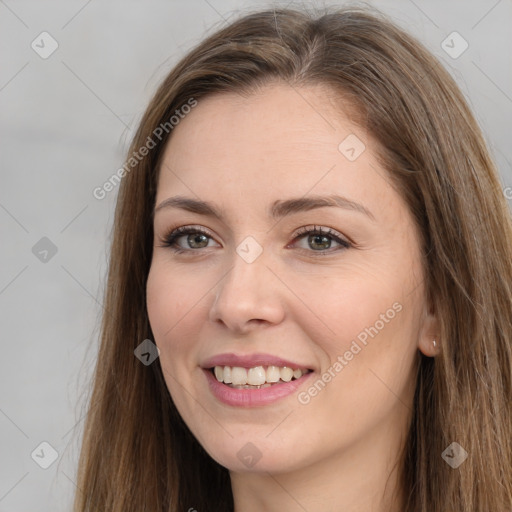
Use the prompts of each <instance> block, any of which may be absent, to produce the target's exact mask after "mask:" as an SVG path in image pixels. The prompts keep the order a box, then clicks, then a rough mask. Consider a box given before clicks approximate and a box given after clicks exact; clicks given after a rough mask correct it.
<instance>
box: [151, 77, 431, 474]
mask: <svg viewBox="0 0 512 512" xmlns="http://www.w3.org/2000/svg"><path fill="white" fill-rule="evenodd" d="M328 93H329V91H328V90H327V89H325V88H322V87H307V88H306V87H303V88H299V89H293V88H290V87H288V86H286V85H272V86H267V87H265V88H263V89H261V91H260V92H258V93H255V94H252V95H251V96H250V97H245V98H244V97H242V96H239V95H236V94H231V93H229V94H221V95H214V96H210V97H207V98H206V99H202V100H200V101H199V102H198V105H197V106H196V107H195V108H194V109H193V110H192V111H191V112H190V113H189V114H188V115H187V116H186V117H185V118H184V119H182V120H181V121H180V123H179V125H178V126H176V127H175V128H174V130H173V133H172V137H171V139H170V141H169V143H168V145H167V148H166V151H165V154H164V158H163V164H162V167H161V170H160V175H159V182H158V190H157V197H156V206H157V211H156V213H155V220H154V233H155V236H154V253H153V260H152V265H151V269H150V272H149V277H148V282H147V308H148V314H149V319H150V323H151V328H152V332H153V335H154V339H155V343H156V345H157V346H158V348H159V350H160V364H161V366H162V370H163V374H164V377H165V381H166V383H167V386H168V389H169V392H170V394H171V396H172V399H173V401H174V403H175V404H176V407H177V409H178V411H179V412H180V414H181V416H182V417H183V419H184V421H185V422H186V423H187V425H188V426H189V428H190V430H191V431H192V432H193V434H194V435H195V436H196V438H197V439H198V441H199V442H200V443H201V444H202V445H203V447H204V448H205V449H206V450H207V452H208V453H209V454H210V455H211V456H212V457H213V458H214V459H215V460H217V461H218V462H219V463H220V464H222V465H223V466H225V467H227V468H229V469H230V470H233V471H240V472H241V471H272V472H284V471H291V470H298V469H301V468H305V467H308V466H311V465H312V464H316V463H319V462H321V461H327V460H331V461H335V460H337V459H339V458H340V457H344V456H346V457H349V458H350V457H354V459H353V460H354V461H355V460H356V459H355V457H356V456H357V460H358V461H359V463H360V462H361V460H363V461H364V460H366V463H367V464H373V462H372V461H373V458H374V457H375V456H377V457H385V455H384V454H389V453H396V450H398V443H399V440H400V436H403V434H404V432H406V430H407V428H408V421H409V417H410V410H411V407H412V399H413V394H414V387H415V373H414V369H415V357H416V355H417V350H418V348H420V349H422V347H426V346H428V344H429V343H431V341H432V339H433V337H434V334H433V332H434V331H433V324H432V317H431V316H430V315H429V314H428V311H427V308H426V306H425V303H424V291H425V290H424V284H423V270H422V267H421V264H420V249H419V239H418V238H417V232H416V230H415V228H414V225H413V221H412V217H411V214H410V212H409V210H408V208H407V206H406V205H405V203H404V202H403V200H402V199H401V198H400V196H399V195H398V194H397V193H396V192H395V190H394V189H393V188H392V187H391V185H390V183H389V178H388V176H387V173H386V172H385V171H384V169H383V168H382V167H380V166H379V164H378V163H377V160H376V158H375V153H374V149H375V146H374V143H373V142H372V140H370V139H369V138H368V136H367V134H366V133H365V132H364V131H362V130H361V129H360V128H358V127H356V126H354V125H352V124H351V123H350V122H349V121H348V120H347V119H346V118H345V117H343V116H342V115H341V114H340V113H339V109H336V108H335V106H334V103H333V102H332V101H330V100H329V99H328ZM178 196H179V197H180V198H182V199H183V198H186V199H187V201H181V202H178V201H175V202H174V204H169V203H167V205H165V201H166V200H168V199H170V198H178ZM335 196H338V197H339V198H338V200H336V199H335ZM320 198H326V199H324V200H320ZM341 198H344V199H341ZM203 202H204V203H208V205H209V206H210V207H211V208H212V209H214V210H215V212H217V213H218V215H219V216H218V217H217V216H215V215H214V214H212V212H211V211H210V210H209V209H208V208H207V206H206V205H204V204H203ZM193 203H197V204H196V206H194V207H192V204H193ZM187 204H188V207H184V206H187ZM328 205H329V206H328ZM160 206H161V208H159V207H160ZM183 227H187V228H190V231H191V233H190V232H186V231H185V232H183V231H181V232H179V233H177V235H176V237H175V239H174V241H173V243H172V245H171V246H165V237H166V236H167V235H168V233H169V232H170V231H171V230H174V229H176V228H183ZM198 229H199V230H200V231H199V232H198V231H197V230H198ZM308 230H311V231H312V233H307V232H306V231H308ZM315 230H316V231H315ZM319 230H321V231H319ZM177 249H179V251H181V252H176V250H177ZM214 367H217V368H216V370H215V369H213V370H212V368H214ZM226 367H227V368H226ZM269 367H270V369H269ZM285 367H286V368H285ZM294 370H295V372H294ZM297 370H302V371H297ZM214 372H215V373H216V374H217V376H215V375H214ZM290 378H291V379H292V380H291V381H290ZM245 379H248V381H246V380H245ZM224 381H226V382H224ZM276 381H277V382H276ZM287 381H289V382H287ZM243 382H248V383H249V385H250V386H249V388H247V384H246V385H245V387H243ZM262 382H264V383H265V384H263V387H258V386H260V385H261V383H262ZM235 384H236V385H237V387H234V385H235ZM240 388H241V389H240ZM365 454H366V455H365ZM361 457H363V459H361ZM364 457H367V459H364Z"/></svg>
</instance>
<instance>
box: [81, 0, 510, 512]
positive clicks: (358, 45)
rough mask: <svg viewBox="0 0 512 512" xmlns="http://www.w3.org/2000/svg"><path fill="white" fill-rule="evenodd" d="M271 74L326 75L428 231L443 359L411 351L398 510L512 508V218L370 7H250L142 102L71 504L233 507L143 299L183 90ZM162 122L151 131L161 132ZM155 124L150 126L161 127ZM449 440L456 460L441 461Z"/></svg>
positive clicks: (206, 91)
mask: <svg viewBox="0 0 512 512" xmlns="http://www.w3.org/2000/svg"><path fill="white" fill-rule="evenodd" d="M273 81H280V82H284V83H287V84H289V85H290V86H291V87H294V88H297V87H300V86H301V85H307V84H324V85H326V86H328V87H329V88H330V89H331V90H333V91H334V92H335V94H337V95H339V97H340V98H344V99H345V100H346V99H349V101H350V105H352V106H353V107H354V108H353V110H352V114H353V116H352V117H353V118H352V119H351V120H352V121H353V122H356V123H358V124H360V125H364V129H365V130H367V133H368V135H369V136H371V137H373V138H374V139H375V140H376V141H377V143H378V151H379V154H378V155H377V156H378V158H379V161H380V162H381V163H382V165H383V166H384V168H385V169H387V171H388V173H389V176H390V179H391V182H392V183H393V184H394V186H396V188H397V190H398V191H399V192H400V193H401V194H402V195H403V197H404V198H405V200H406V201H407V204H408V206H409V208H410V211H411V213H412V215H413V217H414V219H415V222H416V223H417V226H418V228H419V232H420V233H421V242H422V254H423V263H424V267H425V276H426V281H425V283H426V297H425V300H428V301H429V304H430V305H431V307H432V309H433V310H435V311H436V312H437V315H438V318H439V320H440V328H441V332H440V337H439V342H440V344H441V346H442V352H441V354H440V356H439V357H436V358H429V357H425V356H423V354H420V353H419V351H418V366H417V367H418V374H417V375H418V377H417V386H416V394H415V398H414V408H413V417H412V422H411V427H410V432H409V436H408V439H407V444H406V446H405V451H404V454H403V458H402V466H401V484H402V485H403V488H404V491H405V499H406V506H405V509H404V510H407V512H446V511H447V510H450V512H475V511H476V512H484V511H493V512H499V511H500V512H501V511H505V510H507V511H510V510H511V509H512V444H511V437H512V436H511V428H512V427H511V425H512V400H511V398H512V350H511V349H512V346H511V343H512V220H511V215H510V211H509V209H508V205H507V202H506V200H505V198H504V194H503V191H502V186H501V184H500V180H499V176H498V172H497V170H496V167H495V164H494V163H493V161H492V159H491V157H490V155H489V152H488V149H487V148H486V144H485V141H484V138H483V136H482V133H481V131H480V129H479V127H478V125H477V123H476V121H475V118H474V116H473V114H472V113H471V111H470V109H469V107H468V105H467V103H466V101H465V99H464V97H463V95H462V94H461V92H460V90H459V89H458V87H457V86H456V84H455V82H454V80H453V79H452V78H451V76H450V75H449V73H448V72H447V71H446V70H445V69H444V68H443V67H442V66H441V65H440V63H439V62H438V60H437V59H435V58H434V57H433V56H432V55H431V54H430V53H429V52H428V51H427V50H426V49H425V48H424V47H423V46H422V45H421V44H420V43H419V42H417V41H416V40H415V39H414V38H412V37H411V36H409V35H408V34H407V33H405V32H404V31H403V30H402V29H400V28H398V27H397V26H396V25H395V24H394V23H392V22H391V21H390V20H389V19H388V18H387V17H386V16H384V15H382V14H381V13H380V12H378V11H376V10H372V9H369V8H360V7H350V8H336V9H333V8H330V9H329V8H326V9H324V11H322V12H318V11H317V12H316V13H315V12H308V11H307V9H304V10H295V9H275V10H268V11H263V12H255V13H250V14H247V15H245V16H244V17H242V18H240V19H238V20H236V21H234V22H232V23H230V24H229V25H228V26H226V27H224V28H222V29H219V30H218V31H217V32H216V33H214V34H212V35H210V36H209V37H207V38H206V39H205V40H204V41H202V42H201V43H200V44H199V45H198V46H197V47H196V48H194V49H193V50H192V51H190V52H189V53H188V54H187V55H186V56H185V57H184V58H183V59H182V60H181V61H180V62H179V63H178V64H177V65H176V66H175V67H174V69H172V71H171V72H170V73H169V74H168V76H167V77H166V78H165V79H164V81H163V83H162V84H161V86H160V87H159V89H158V91H157V92H156V94H155V96H154V98H153V99H152V101H151V102H150V104H149V106H148V108H147V110H146V112H145V115H144V116H143V118H142V121H141V122H140V125H139V128H138V131H137V132H136V134H135V137H134V139H133V142H132V144H131V148H130V150H129V154H128V157H127V161H128V159H130V158H134V156H133V155H134V154H135V153H137V154H138V152H139V150H140V148H142V147H143V146H145V145H148V141H149V139H148V138H151V139H152V140H153V141H154V142H155V143H156V144H155V146H156V147H154V148H151V149H150V150H149V152H148V154H147V155H146V156H144V157H143V158H140V160H139V159H138V158H137V159H136V160H137V161H135V160H134V161H132V162H131V164H130V166H129V167H126V172H125V173H124V174H125V175H124V177H123V178H122V181H121V184H120V189H119V195H118V199H117V206H116V212H115V220H114V227H113V239H112V245H111V255H110V265H109V271H108V281H107V287H106V292H105V298H104V306H105V312H104V315H103V319H102V324H101V344H100V349H99V354H98V358H97V364H96V368H95V375H94V382H93V390H92V395H91V398H90V403H89V405H88V414H87V419H86V423H85V428H84V436H83V443H82V450H81V456H80V461H79V468H78V481H77V489H78V490H77V492H76V498H75V506H74V511H75V512H85V511H94V510H101V511H109V512H142V511H151V512H157V511H159V512H164V511H165V512H169V511H172V512H178V511H179V512H182V511H188V510H189V509H196V510H198V511H200V512H204V511H216V512H218V511H222V512H224V511H232V510H233V498H232V494H231V487H230V479H229V472H228V471H227V469H225V468H223V467H221V466H220V465H219V464H217V463H216V462H215V461H214V460H212V459H211V458H210V457H209V455H208V454H207V453H206V452H205V451H204V449H203V448H202V447H201V446H200V445H199V443H198V442H197V441H196V439H195V438H194V437H193V436H192V434H191V433H190V431H189V430H188V428H187V426H186V425H185V424H184V423H183V421H182V420H181V418H180V416H179V414H178V413H177V411H176V408H175V406H174V404H173V402H172V400H171V398H170V396H169V392H168V390H167V387H166V385H165V381H164V379H163V376H162V369H161V366H160V362H159V359H157V360H156V361H155V362H154V363H153V364H151V365H149V366H146V365H144V364H141V362H140V361H139V360H138V359H137V358H136V357H135V356H134V349H135V348H136V347H137V346H138V345H139V344H140V343H141V342H142V341H143V340H145V339H154V338H153V337H152V332H151V328H150V325H149V322H148V317H147V312H146V302H145V290H146V279H147V276H148V272H149V268H150V265H151V258H152V246H153V217H152V211H153V208H154V201H155V192H156V183H157V176H158V172H159V166H160V163H161V157H162V153H163V149H164V147H165V143H166V141H167V140H168V139H169V137H170V136H172V127H170V126H169V119H170V118H171V117H172V116H173V114H174V113H175V111H176V110H177V109H181V108H182V107H183V105H186V104H187V103H188V104H190V103H189V102H190V101H191V99H193V100H195V101H197V102H199V103H200V102H201V99H202V98H204V97H205V96H207V95H211V94H217V93H222V92H223V91H234V92H238V93H241V94H250V92H251V91H252V90H253V89H254V88H256V87H260V86H261V85H265V84H267V83H271V82H273ZM166 122H167V123H168V125H167V129H166V130H164V132H163V135H164V136H161V140H160V139H157V138H156V137H155V136H154V133H155V130H156V129H157V128H158V127H159V126H162V125H164V123H166ZM158 133H160V132H158ZM452 442H457V443H458V444H459V445H461V446H462V447H463V448H464V449H465V450H466V452H467V453H468V458H467V459H466V460H465V461H464V462H463V463H462V464H461V465H460V466H459V467H458V468H457V469H453V468H452V467H450V466H449V465H448V464H447V463H446V462H445V461H444V460H443V457H442V456H441V454H442V452H443V451H444V450H445V449H446V448H447V447H448V446H449V445H450V444H451V443H452Z"/></svg>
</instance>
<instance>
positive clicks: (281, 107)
mask: <svg viewBox="0 0 512 512" xmlns="http://www.w3.org/2000/svg"><path fill="white" fill-rule="evenodd" d="M339 107H340V105H339V103H338V102H335V101H333V92H332V91H330V90H328V89H326V88H325V87H323V86H309V87H301V88H292V87H290V86H287V85H281V84H280V85H272V86H267V87H264V88H262V89H260V90H259V91H258V92H256V93H253V94H250V95H248V96H241V95H239V94H235V93H222V94H216V95H211V96H208V97H206V98H204V99H201V100H199V101H198V105H197V106H196V107H195V108H194V109H193V110H192V111H191V112H190V113H189V114H188V115H186V116H185V117H184V119H182V120H181V121H180V122H179V124H178V125H177V126H176V127H175V128H174V129H173V132H172V136H171V137H170V140H169V142H168V144H167V147H166V149H165V153H164V158H163V161H162V166H161V169H160V174H159V183H158V191H157V203H158V202H159V201H161V200H162V199H165V198H166V197H169V196H170V195H173V194H186V195H189V196H190V194H191V193H192V194H193V195H196V196H198V197H200V198H201V199H204V200H212V201H215V200H216V199H217V200H218V202H227V203H230V202H238V204H240V201H241V200H242V199H243V200H245V201H246V202H247V203H248V204H249V203H250V202H251V201H259V202H260V203H262V202H263V201H265V203H268V202H269V201H272V200H275V199H282V198H286V197H290V196H294V197H296V196H304V195H306V194H308V193H312V194H327V193H329V194H332V193H339V194H343V195H346V196H350V197H351V198H352V199H354V200H359V201H364V200H367V201H371V202H374V201H375V200H378V201H380V202H381V203H383V202H385V201H388V202H389V201H390V200H392V198H393V197H392V194H393V191H392V190H389V191H388V193H389V194H391V196H390V197H387V196H386V194H385V193H384V192H385V190H384V189H383V188H384V187H386V186H387V187H388V188H390V187H389V185H388V183H387V182H388V181H389V178H388V176H387V173H386V172H385V171H384V170H383V169H381V168H380V166H379V164H378V163H377V161H376V158H375V155H374V153H375V143H374V142H373V141H372V140H371V139H370V138H369V137H368V135H367V133H366V132H365V131H364V130H363V129H361V128H360V127H358V126H356V125H355V124H353V123H352V122H351V121H350V120H349V119H348V118H347V117H346V116H345V115H344V114H343V112H342V109H341V108H339ZM347 141H348V142H347ZM347 149H349V150H350V149H354V151H355V155H356V157H357V158H353V156H354V151H353V152H352V153H350V152H349V153H348V154H347V152H346V150H347ZM348 157H350V158H348ZM372 196H373V197H372ZM395 199H397V198H396V194H395ZM262 207H265V204H262Z"/></svg>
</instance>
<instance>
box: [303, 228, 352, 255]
mask: <svg viewBox="0 0 512 512" xmlns="http://www.w3.org/2000/svg"><path fill="white" fill-rule="evenodd" d="M295 236H296V238H295V240H297V239H300V238H303V239H306V240H307V243H308V247H309V248H310V249H312V251H308V252H313V253H317V254H318V255H319V256H320V255H326V254H332V253H333V252H336V251H339V250H344V249H348V248H350V247H352V244H351V243H350V242H348V241H347V240H344V239H343V238H342V236H341V235H340V233H338V232H336V231H334V230H333V229H331V228H327V229H325V228H322V227H317V226H313V227H311V226H306V227H304V228H301V229H300V230H299V231H298V232H297V233H296V235H295ZM333 241H335V242H336V243H337V244H338V245H339V246H341V247H340V248H337V249H334V250H329V251H327V249H332V247H331V244H332V242H333ZM304 250H307V249H304ZM315 256H316V254H315Z"/></svg>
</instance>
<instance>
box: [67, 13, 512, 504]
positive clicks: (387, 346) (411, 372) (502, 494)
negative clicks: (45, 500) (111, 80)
mask: <svg viewBox="0 0 512 512" xmlns="http://www.w3.org/2000/svg"><path fill="white" fill-rule="evenodd" d="M127 163H129V165H127V166H125V168H124V169H125V172H124V173H123V177H122V178H123V180H122V183H121V188H120V191H119V196H118V202H117V209H116V217H115V225H114V238H113V244H112V248H111V260H110V269H109V276H108V287H107V292H106V298H105V309H106V314H105V316H104V318H103V324H102V341H101V348H100V352H99V357H98V363H97V368H96V374H95V377H94V388H93V395H92V398H91V405H90V409H89V413H88V417H87V422H86V426H85V433H84V441H83V446H82V453H81V459H80V467H79V475H78V477H79V480H78V489H79V491H78V492H77V495H76V501H75V511H76V512H84V511H86V510H87V511H89V510H96V509H98V510H108V511H123V512H127V511H143V510H147V511H152V512H153V511H192V510H197V511H199V512H202V511H206V510H211V511H232V510H235V511H236V512H242V511H243V512H251V511H256V510H266V511H274V510H287V511H296V510H297V511H299V510H307V511H309V512H313V511H316V510H323V511H325V510H333V511H338V510H343V511H344V512H354V511H362V510H364V511H392V512H395V511H396V512H398V511H408V512H413V511H414V512H420V511H421V512H441V511H447V510H450V511H451V512H474V511H479V512H483V511H496V512H498V511H500V512H501V511H503V512H504V511H510V510H511V509H512V446H511V424H512V406H511V395H512V374H511V368H512V353H511V339H512V326H511V323H510V318H511V313H512V288H511V283H512V263H511V257H510V256H511V249H512V223H511V218H510V213H509V210H508V207H507V203H506V201H505V198H504V196H503V192H502V190H501V186H500V183H499V179H498V174H497V171H496V168H495V166H494V164H493V162H492V160H491V158H490V156H489V153H488V150H487V149H486V146H485V143H484V140H483V137H482V134H481V131H480V129H479V127H478V126H477V123H476V122H475V119H474V117H473V115H472V113H471V112H470V110H469V108H468V106H467V104H466V102H465V100H464V98H463V96H462V94H461V92H460V91H459V89H458V88H457V86H456V85H455V83H454V81H453V80H452V78H451V77H450V76H449V74H448V73H447V72H446V71H445V70H444V69H443V68H442V66H440V65H439V63H438V61H437V60H436V59H435V58H434V57H433V56H432V55H430V54H429V53H428V52H427V51H426V50H425V49H424V48H423V46H422V45H421V44H419V43H418V42H417V41H416V40H414V39H413V38H412V37H410V36H409V35H407V34H406V33H404V32H403V31H402V30H401V29H399V28H397V27H396V26H395V25H393V24H392V23H391V22H390V21H389V20H387V19H386V18H385V17H384V16H382V15H380V14H379V13H374V12H370V11H368V10H365V9H359V8H350V9H339V10H332V11H330V12H326V13H322V14H318V15H313V14H309V13H306V12H301V11H296V10H289V9H281V10H272V11H265V12H259V13H254V14H251V15H247V16H246V17H244V18H242V19H240V20H238V21H235V22H233V23H231V24H230V25H229V26H227V27H226V28H223V29H221V30H219V31H218V32H217V33H215V34H213V35H211V36H210V37H208V38H207V39H206V40H205V41H203V42H202V43H201V44H200V45H199V46H198V47H197V48H195V49H194V50H193V51H191V52H190V53H189V54H188V55H187V56H185V57H184V58H183V59H182V60H181V62H179V63H178V64H177V66H176V67H175V68H174V69H173V70H172V71H171V72H170V73H169V75H168V76H167V78H166V79H165V80H164V82H163V83H162V85H161V87H160V88H159V90H158V91H157V93H156V95H155V97H154V98H153V100H152V101H151V103H150V105H149V107H148V109H147V111H146V113H145V115H144V117H143V119H142V121H141V123H140V126H139V129H138V131H137V133H136V135H135V137H134V140H133V143H132V146H131V149H130V151H129V155H128V157H127Z"/></svg>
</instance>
